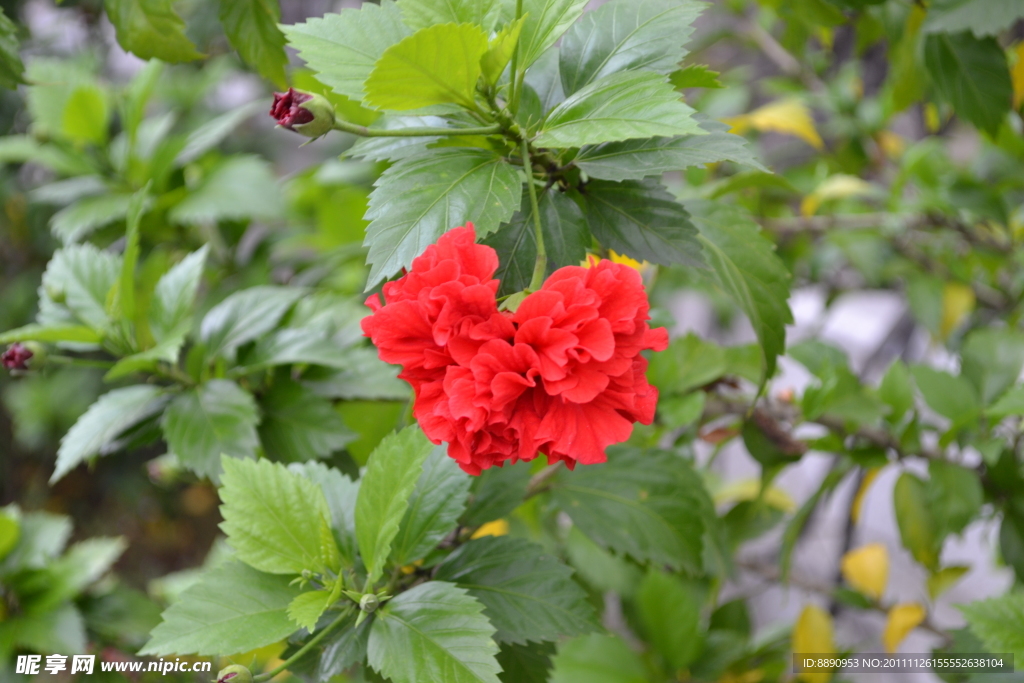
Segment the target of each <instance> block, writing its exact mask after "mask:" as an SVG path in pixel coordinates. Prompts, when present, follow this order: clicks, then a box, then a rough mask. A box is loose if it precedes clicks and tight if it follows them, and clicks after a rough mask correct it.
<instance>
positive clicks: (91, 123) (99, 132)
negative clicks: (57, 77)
mask: <svg viewBox="0 0 1024 683" xmlns="http://www.w3.org/2000/svg"><path fill="white" fill-rule="evenodd" d="M109 127H110V104H109V102H108V101H107V93H106V92H104V90H103V89H102V88H100V87H99V86H98V85H96V84H94V83H86V84H83V85H80V86H78V87H77V88H75V89H74V90H73V91H72V93H71V96H70V97H69V98H68V101H67V104H66V105H65V108H64V116H63V122H62V124H61V131H62V132H63V133H64V135H66V136H67V137H68V138H70V139H71V140H73V141H75V142H77V143H87V144H93V145H102V144H103V143H104V142H106V141H107V132H108V129H109Z"/></svg>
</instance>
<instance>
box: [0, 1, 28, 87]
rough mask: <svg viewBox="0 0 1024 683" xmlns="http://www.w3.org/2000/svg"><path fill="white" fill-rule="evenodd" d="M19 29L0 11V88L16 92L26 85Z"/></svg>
mask: <svg viewBox="0 0 1024 683" xmlns="http://www.w3.org/2000/svg"><path fill="white" fill-rule="evenodd" d="M19 47H20V46H19V45H18V27H17V25H15V23H14V22H13V21H11V20H10V18H8V16H7V15H6V14H4V13H3V10H0V87H4V88H7V89H8V90H14V89H15V88H17V87H18V86H19V85H20V84H22V83H25V64H24V63H22V61H21V56H20V55H19V54H18V48H19Z"/></svg>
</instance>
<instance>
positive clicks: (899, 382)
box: [878, 361, 914, 422]
mask: <svg viewBox="0 0 1024 683" xmlns="http://www.w3.org/2000/svg"><path fill="white" fill-rule="evenodd" d="M878 397H879V398H880V399H882V401H883V402H884V403H885V404H886V405H888V406H889V407H890V408H892V412H890V413H889V416H888V419H889V421H891V422H897V421H898V420H900V418H902V417H903V416H904V415H906V414H907V411H908V410H910V409H911V408H913V407H914V381H913V378H911V376H910V371H909V370H908V369H907V366H906V365H905V364H904V363H901V362H900V361H896V362H894V363H893V364H892V365H890V366H889V369H888V370H886V372H885V376H884V377H882V383H881V384H880V385H879V386H878Z"/></svg>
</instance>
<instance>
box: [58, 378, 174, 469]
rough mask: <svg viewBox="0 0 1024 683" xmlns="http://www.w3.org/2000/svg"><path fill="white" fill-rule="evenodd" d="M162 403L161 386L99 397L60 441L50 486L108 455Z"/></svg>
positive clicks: (163, 400) (162, 404)
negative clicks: (126, 432) (90, 460)
mask: <svg viewBox="0 0 1024 683" xmlns="http://www.w3.org/2000/svg"><path fill="white" fill-rule="evenodd" d="M164 403H165V396H164V391H163V389H162V388H161V387H157V386H150V385H144V384H140V385H137V386H133V387H125V388H123V389H114V390H113V391H109V392H107V393H106V394H104V395H103V396H100V397H99V398H98V399H97V400H96V402H95V403H93V404H92V406H90V407H89V409H88V410H87V411H85V414H84V415H82V416H81V417H80V418H78V421H77V422H75V424H74V426H72V427H71V429H69V430H68V433H67V434H65V435H64V438H62V439H61V440H60V448H59V449H58V450H57V464H56V466H55V467H54V470H53V475H52V476H51V477H50V483H51V484H53V483H55V482H56V481H58V480H60V478H61V477H63V476H64V475H65V474H67V473H68V472H70V471H71V470H73V469H74V468H75V467H77V466H78V464H79V463H81V462H83V461H84V460H87V459H89V458H92V457H94V456H97V455H107V454H108V453H109V452H110V451H109V450H108V449H109V448H111V447H112V446H113V444H114V442H115V440H116V439H117V437H118V436H120V435H121V433H122V432H124V431H125V430H126V429H128V428H129V427H132V426H134V425H136V424H138V423H139V422H142V421H143V420H145V419H146V418H147V417H151V416H152V415H154V414H156V413H158V412H159V411H160V410H161V409H162V408H163V406H164Z"/></svg>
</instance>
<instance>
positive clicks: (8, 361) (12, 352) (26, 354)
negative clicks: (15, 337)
mask: <svg viewBox="0 0 1024 683" xmlns="http://www.w3.org/2000/svg"><path fill="white" fill-rule="evenodd" d="M34 355H36V354H35V353H33V351H32V350H31V349H30V348H29V347H28V346H26V345H25V344H20V343H18V344H11V345H10V346H8V347H7V350H6V351H4V352H3V354H2V355H0V364H3V366H4V368H6V369H7V370H12V371H18V370H21V371H24V370H28V363H29V361H30V360H32V357H33V356H34Z"/></svg>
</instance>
